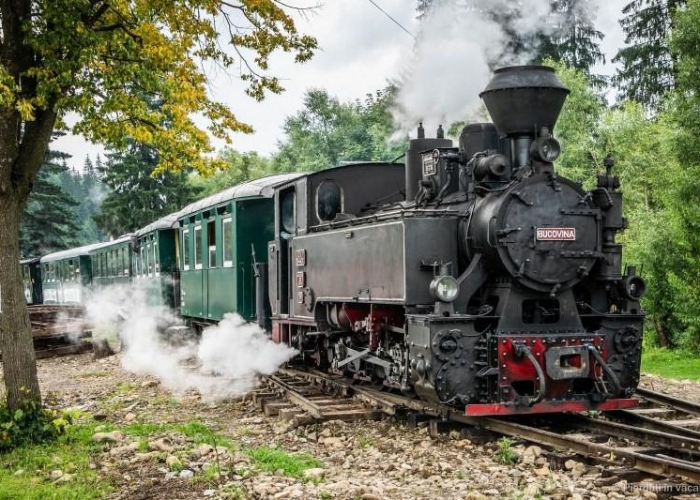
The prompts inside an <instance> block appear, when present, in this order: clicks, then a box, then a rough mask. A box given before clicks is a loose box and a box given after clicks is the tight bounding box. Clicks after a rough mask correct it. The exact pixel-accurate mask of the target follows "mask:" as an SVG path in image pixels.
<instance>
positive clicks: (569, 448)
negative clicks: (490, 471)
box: [255, 369, 700, 485]
mask: <svg viewBox="0 0 700 500" xmlns="http://www.w3.org/2000/svg"><path fill="white" fill-rule="evenodd" d="M265 382H266V386H267V387H266V389H264V390H263V391H261V392H258V393H257V394H256V395H255V398H256V399H257V400H258V402H259V403H260V405H261V407H262V408H263V410H264V411H265V413H266V414H267V415H271V416H272V415H279V416H281V417H282V418H286V419H289V420H292V421H293V422H292V424H293V425H301V424H306V423H310V422H314V421H319V420H333V419H340V420H357V419H377V418H381V416H382V415H397V414H406V413H407V412H408V413H411V412H412V413H413V415H420V416H422V417H425V418H429V419H430V429H431V433H435V432H438V430H439V428H440V427H443V426H451V427H454V426H455V425H461V424H463V425H465V426H468V428H477V429H482V430H485V431H490V432H493V433H497V434H501V435H505V436H511V437H514V438H516V439H519V440H525V441H529V442H531V443H535V444H538V445H541V446H545V447H547V448H550V449H552V450H556V451H557V452H558V453H564V455H563V457H565V458H566V457H567V456H568V455H567V454H569V455H570V454H572V453H573V454H575V455H579V456H581V457H585V459H586V460H588V461H590V462H594V463H599V464H603V465H605V466H607V467H608V468H609V470H608V473H609V474H610V475H611V476H612V479H614V478H616V477H618V475H619V476H620V478H623V477H634V476H635V474H636V476H637V477H639V474H640V473H641V474H645V475H650V476H657V477H661V478H666V479H672V480H675V481H676V482H683V483H692V484H695V485H700V405H698V404H697V403H693V402H690V401H685V400H681V399H678V398H674V397H671V396H668V395H665V394H661V393H658V392H654V391H649V390H647V389H640V390H639V391H638V394H637V395H638V396H639V397H640V400H641V404H640V407H639V408H637V409H634V410H620V411H615V412H610V413H606V414H605V415H603V414H597V413H595V412H591V414H589V415H583V414H566V415H561V414H558V415H544V416H543V415H538V416H536V417H531V418H527V419H525V418H523V417H519V418H517V419H516V418H512V417H510V418H506V417H468V416H466V415H464V414H462V413H461V412H459V411H455V410H454V409H450V408H447V407H445V406H442V405H433V404H430V403H427V402H425V401H420V400H417V399H410V398H406V397H403V396H399V395H396V394H391V393H386V392H381V391H378V390H375V389H372V388H368V387H363V386H358V385H354V384H351V383H350V382H349V381H348V380H347V379H345V378H343V377H334V376H330V375H328V374H325V373H321V372H315V371H300V370H294V369H282V370H280V371H279V372H278V373H277V374H276V375H274V376H271V377H267V378H266V379H265ZM554 455H555V457H557V456H561V455H557V454H556V453H555V454H554ZM561 462H563V460H561ZM612 479H611V480H612Z"/></svg>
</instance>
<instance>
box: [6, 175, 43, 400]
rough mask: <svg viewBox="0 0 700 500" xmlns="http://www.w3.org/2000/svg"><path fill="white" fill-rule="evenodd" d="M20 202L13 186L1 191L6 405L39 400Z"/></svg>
mask: <svg viewBox="0 0 700 500" xmlns="http://www.w3.org/2000/svg"><path fill="white" fill-rule="evenodd" d="M23 205H24V204H23V203H22V201H21V199H20V196H19V194H18V193H17V191H16V190H15V189H14V188H10V189H7V190H5V191H4V192H3V191H2V190H0V215H1V217H2V218H1V220H0V350H2V366H3V372H4V376H5V387H6V388H7V404H8V406H9V407H10V408H11V409H16V408H18V407H19V406H20V405H21V404H22V402H23V401H26V400H27V399H31V400H34V401H39V402H41V392H40V390H39V380H38V378H37V370H36V358H35V356H34V343H33V340H32V329H31V324H30V321H29V310H28V309H27V302H26V299H25V297H24V290H23V286H22V279H21V277H20V268H19V259H20V253H19V225H20V220H21V217H22V207H23Z"/></svg>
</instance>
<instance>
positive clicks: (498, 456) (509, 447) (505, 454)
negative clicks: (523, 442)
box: [493, 436, 520, 465]
mask: <svg viewBox="0 0 700 500" xmlns="http://www.w3.org/2000/svg"><path fill="white" fill-rule="evenodd" d="M497 445H498V447H497V448H496V451H495V452H494V453H493V459H494V460H495V461H496V462H498V463H499V464H503V465H515V464H517V463H518V462H520V455H518V454H517V452H516V451H515V450H514V449H513V440H512V439H510V438H507V437H505V436H504V437H502V438H501V439H499V440H498V443H497Z"/></svg>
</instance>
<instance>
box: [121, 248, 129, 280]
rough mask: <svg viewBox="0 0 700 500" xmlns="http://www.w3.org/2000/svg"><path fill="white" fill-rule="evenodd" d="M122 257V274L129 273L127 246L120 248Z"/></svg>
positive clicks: (126, 274)
mask: <svg viewBox="0 0 700 500" xmlns="http://www.w3.org/2000/svg"><path fill="white" fill-rule="evenodd" d="M122 259H123V260H124V276H129V274H131V269H130V268H131V262H129V248H128V247H123V248H122Z"/></svg>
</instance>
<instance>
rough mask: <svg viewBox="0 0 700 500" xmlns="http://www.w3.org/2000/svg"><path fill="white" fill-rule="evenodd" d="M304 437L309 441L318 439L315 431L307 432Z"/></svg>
mask: <svg viewBox="0 0 700 500" xmlns="http://www.w3.org/2000/svg"><path fill="white" fill-rule="evenodd" d="M306 438H307V439H308V440H309V441H318V434H317V433H315V432H309V433H308V434H307V435H306Z"/></svg>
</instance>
